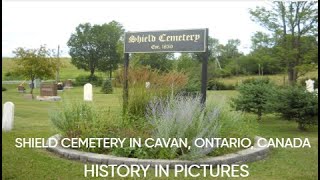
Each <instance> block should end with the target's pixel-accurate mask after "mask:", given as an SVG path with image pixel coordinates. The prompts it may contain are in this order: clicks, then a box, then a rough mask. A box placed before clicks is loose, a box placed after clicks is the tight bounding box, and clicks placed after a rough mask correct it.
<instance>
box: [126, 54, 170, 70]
mask: <svg viewBox="0 0 320 180" xmlns="http://www.w3.org/2000/svg"><path fill="white" fill-rule="evenodd" d="M173 58H174V55H173V53H137V54H133V55H132V58H131V59H132V61H133V64H134V66H139V65H142V66H150V67H151V68H152V69H157V70H160V71H169V70H171V69H172V66H173V61H172V60H173Z"/></svg>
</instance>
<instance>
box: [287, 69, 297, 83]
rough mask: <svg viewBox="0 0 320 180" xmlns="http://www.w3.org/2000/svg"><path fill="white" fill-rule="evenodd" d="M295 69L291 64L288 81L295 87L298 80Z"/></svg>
mask: <svg viewBox="0 0 320 180" xmlns="http://www.w3.org/2000/svg"><path fill="white" fill-rule="evenodd" d="M294 67H295V66H294V65H293V64H289V67H288V81H289V85H291V86H293V85H295V84H296V82H297V79H298V73H297V71H296V70H295V69H294Z"/></svg>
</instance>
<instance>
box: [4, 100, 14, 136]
mask: <svg viewBox="0 0 320 180" xmlns="http://www.w3.org/2000/svg"><path fill="white" fill-rule="evenodd" d="M2 114H3V116H2V130H4V131H11V130H12V128H13V120H14V104H13V103H12V102H6V103H4V105H3V112H2Z"/></svg>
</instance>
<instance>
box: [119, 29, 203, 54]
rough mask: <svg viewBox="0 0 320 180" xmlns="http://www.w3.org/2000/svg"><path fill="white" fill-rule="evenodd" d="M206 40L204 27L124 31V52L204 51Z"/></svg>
mask: <svg viewBox="0 0 320 180" xmlns="http://www.w3.org/2000/svg"><path fill="white" fill-rule="evenodd" d="M206 41H207V38H206V29H190V30H170V31H149V32H126V33H125V43H124V52H125V53H154V52H205V51H206Z"/></svg>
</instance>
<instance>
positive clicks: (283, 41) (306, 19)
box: [250, 1, 318, 85]
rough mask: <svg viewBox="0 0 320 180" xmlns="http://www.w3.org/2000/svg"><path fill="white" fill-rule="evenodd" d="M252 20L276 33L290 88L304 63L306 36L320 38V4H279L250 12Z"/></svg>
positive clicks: (310, 2)
mask: <svg viewBox="0 0 320 180" xmlns="http://www.w3.org/2000/svg"><path fill="white" fill-rule="evenodd" d="M250 14H251V17H252V20H253V21H255V22H258V23H259V24H260V25H261V26H263V27H265V28H266V29H267V30H269V31H270V32H272V33H273V35H274V37H275V38H276V42H277V47H278V52H279V55H280V56H281V57H282V60H283V61H284V62H285V63H286V66H287V71H288V79H289V82H290V84H291V85H293V84H295V82H296V80H297V78H298V73H299V72H298V69H299V68H297V67H298V66H300V65H302V64H305V59H304V55H303V52H302V38H303V37H304V36H310V35H312V36H316V37H317V36H318V33H317V32H318V2H316V1H292V2H286V1H276V2H274V3H273V4H272V7H271V8H270V9H267V8H265V7H257V8H256V9H251V10H250Z"/></svg>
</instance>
